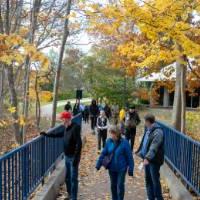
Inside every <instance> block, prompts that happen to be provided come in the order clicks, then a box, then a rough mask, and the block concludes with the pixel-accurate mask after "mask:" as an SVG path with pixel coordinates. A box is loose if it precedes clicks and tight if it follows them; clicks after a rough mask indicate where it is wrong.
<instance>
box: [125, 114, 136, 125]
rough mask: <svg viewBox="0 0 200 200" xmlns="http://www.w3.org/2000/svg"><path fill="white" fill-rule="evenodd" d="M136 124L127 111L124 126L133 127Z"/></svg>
mask: <svg viewBox="0 0 200 200" xmlns="http://www.w3.org/2000/svg"><path fill="white" fill-rule="evenodd" d="M136 125H137V122H136V120H135V117H133V118H131V117H130V114H129V113H127V114H126V117H125V127H126V128H134V127H136Z"/></svg>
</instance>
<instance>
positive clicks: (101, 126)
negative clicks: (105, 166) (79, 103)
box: [97, 110, 108, 153]
mask: <svg viewBox="0 0 200 200" xmlns="http://www.w3.org/2000/svg"><path fill="white" fill-rule="evenodd" d="M107 130H108V118H107V117H106V115H105V112H104V111H103V110H102V111H100V116H99V117H98V118H97V131H98V150H99V153H100V150H101V146H103V147H105V143H106V139H107Z"/></svg>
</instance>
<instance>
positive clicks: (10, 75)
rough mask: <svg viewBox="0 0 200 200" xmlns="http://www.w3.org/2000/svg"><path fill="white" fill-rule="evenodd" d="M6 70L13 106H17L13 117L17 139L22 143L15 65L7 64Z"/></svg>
mask: <svg viewBox="0 0 200 200" xmlns="http://www.w3.org/2000/svg"><path fill="white" fill-rule="evenodd" d="M6 72H7V78H8V85H9V92H10V101H11V106H12V107H15V109H16V112H14V113H12V117H13V119H14V130H15V139H16V141H17V142H18V143H19V144H22V137H21V134H20V127H19V116H18V100H17V94H16V90H15V84H14V74H13V67H12V66H7V67H6Z"/></svg>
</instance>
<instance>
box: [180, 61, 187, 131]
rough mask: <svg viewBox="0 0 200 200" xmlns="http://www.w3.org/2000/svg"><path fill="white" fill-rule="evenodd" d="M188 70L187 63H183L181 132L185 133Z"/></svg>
mask: <svg viewBox="0 0 200 200" xmlns="http://www.w3.org/2000/svg"><path fill="white" fill-rule="evenodd" d="M186 70H187V66H186V65H185V64H182V65H181V132H182V133H185V115H186V95H185V88H186Z"/></svg>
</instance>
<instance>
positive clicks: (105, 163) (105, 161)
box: [102, 142, 120, 169]
mask: <svg viewBox="0 0 200 200" xmlns="http://www.w3.org/2000/svg"><path fill="white" fill-rule="evenodd" d="M119 145H120V142H119V143H118V144H117V145H116V146H115V148H114V149H113V151H112V152H111V153H110V154H108V155H106V156H105V157H104V159H103V161H102V166H104V168H105V169H109V166H110V163H111V161H112V159H113V156H114V154H115V151H116V150H117V148H118V146H119Z"/></svg>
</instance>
